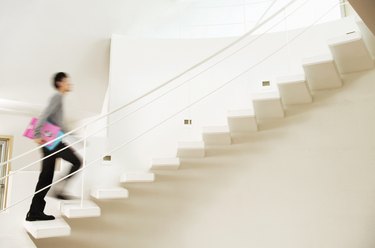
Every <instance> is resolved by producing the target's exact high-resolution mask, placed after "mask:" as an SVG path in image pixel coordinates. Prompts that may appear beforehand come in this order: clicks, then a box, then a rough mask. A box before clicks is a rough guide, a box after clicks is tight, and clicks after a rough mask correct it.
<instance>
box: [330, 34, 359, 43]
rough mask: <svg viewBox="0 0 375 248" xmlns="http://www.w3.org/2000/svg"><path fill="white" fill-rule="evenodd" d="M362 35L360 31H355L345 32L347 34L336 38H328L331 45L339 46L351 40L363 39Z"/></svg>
mask: <svg viewBox="0 0 375 248" xmlns="http://www.w3.org/2000/svg"><path fill="white" fill-rule="evenodd" d="M361 39H362V36H361V34H360V33H358V32H353V33H350V34H345V35H340V36H337V37H334V38H331V39H329V40H328V45H329V46H338V45H343V44H347V43H350V42H354V41H358V40H361Z"/></svg>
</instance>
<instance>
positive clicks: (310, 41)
mask: <svg viewBox="0 0 375 248" xmlns="http://www.w3.org/2000/svg"><path fill="white" fill-rule="evenodd" d="M353 30H358V28H357V27H356V25H355V24H354V21H353V20H352V19H351V18H349V19H344V20H341V21H336V22H331V23H326V24H321V25H318V26H316V27H314V28H312V29H310V30H308V31H307V32H306V33H304V35H302V36H300V37H299V38H298V39H297V40H295V41H293V42H292V43H290V44H289V46H288V47H286V48H285V49H283V50H282V51H281V52H279V53H277V54H275V56H273V57H272V58H271V59H269V60H267V61H264V62H263V63H262V64H260V65H259V66H256V67H254V66H255V65H256V64H257V63H258V62H259V61H261V60H262V59H263V58H264V57H266V56H268V55H269V54H271V53H272V52H273V51H276V50H277V49H279V48H280V46H282V45H284V44H285V42H286V41H290V40H291V39H292V38H293V37H294V36H295V35H297V34H298V33H299V32H300V31H301V30H294V31H291V32H288V33H272V34H267V35H265V36H262V37H257V38H256V37H249V38H248V39H246V40H245V41H243V42H241V43H240V44H239V45H238V46H236V47H237V48H238V47H242V46H244V44H246V43H247V42H249V41H252V40H255V39H256V40H255V41H254V42H253V43H252V44H251V45H250V46H248V47H246V48H245V49H243V50H241V52H240V53H238V54H236V55H234V56H233V57H231V58H230V59H227V60H225V61H224V62H223V63H220V64H218V65H217V66H216V67H214V68H213V69H211V70H209V71H207V72H205V73H203V74H201V75H200V76H199V77H197V78H195V79H194V80H192V81H191V82H189V83H188V84H186V85H185V86H182V87H180V88H178V89H177V90H175V91H174V92H173V93H171V94H169V95H167V96H166V97H163V98H161V99H160V100H158V101H157V102H154V103H152V104H150V105H149V106H147V107H145V108H144V109H142V110H140V111H138V112H137V113H136V114H133V115H131V116H129V117H127V118H125V119H124V120H122V121H120V122H119V123H118V124H115V125H113V126H112V127H111V128H110V129H109V137H110V139H109V142H108V145H109V148H108V150H111V149H112V148H114V147H117V146H118V145H120V144H122V143H123V142H125V141H126V142H128V141H131V140H132V139H133V138H135V137H137V136H138V135H140V134H142V133H143V132H144V131H145V130H148V129H149V128H150V127H152V126H154V125H155V124H156V123H158V122H160V121H162V120H164V119H165V118H167V117H168V116H170V115H171V114H173V113H175V112H177V111H179V110H181V109H183V107H185V106H187V105H188V104H191V103H193V102H194V101H196V100H197V99H199V98H200V97H202V96H204V95H205V94H208V93H209V92H210V91H212V90H214V89H216V88H217V87H219V86H220V85H222V84H223V83H225V82H227V81H229V80H232V79H233V78H235V77H236V76H237V75H239V74H240V73H242V72H244V71H246V70H247V69H248V68H250V67H254V68H253V69H252V70H250V71H248V72H247V73H245V74H243V75H242V76H240V77H238V78H237V79H236V80H235V81H233V82H232V83H231V84H230V85H228V86H226V87H225V88H223V89H222V90H220V91H218V92H217V93H215V94H214V95H212V96H210V97H209V98H207V99H205V100H204V101H202V102H201V103H199V104H197V105H195V106H194V107H192V108H190V109H188V110H186V111H184V112H182V113H180V114H179V115H177V116H176V118H173V119H171V120H170V121H168V122H166V123H165V124H164V126H162V127H160V128H157V129H156V130H154V131H152V132H150V133H148V134H147V135H145V136H143V137H142V138H141V139H139V140H137V141H136V142H133V143H132V144H130V145H127V147H126V148H124V149H121V150H120V151H119V152H116V153H114V154H113V158H114V159H115V160H116V163H118V164H121V165H123V166H124V168H126V169H128V170H132V169H141V170H143V169H147V168H148V167H149V166H150V161H151V159H152V158H155V157H166V156H167V157H174V156H175V155H176V144H177V141H181V140H187V139H195V140H197V139H200V133H201V127H202V126H204V125H223V124H226V113H227V110H231V109H244V108H250V107H251V94H252V93H254V92H256V91H260V90H263V89H261V87H260V85H261V81H262V80H271V83H274V82H272V81H273V79H274V77H276V76H280V75H285V74H295V73H302V66H301V60H302V58H305V57H310V56H316V55H320V54H325V53H329V49H328V46H327V45H326V40H327V39H329V38H332V37H335V36H339V35H342V34H345V33H346V32H350V31H353ZM231 41H233V40H231V39H210V40H152V39H151V40H139V39H138V40H137V39H128V38H126V37H121V36H114V37H113V39H112V50H111V71H110V77H111V81H110V110H113V109H116V108H117V107H119V106H122V105H124V104H126V103H129V102H130V101H132V100H133V99H136V98H137V97H139V96H140V95H142V94H144V93H145V92H147V91H149V90H151V89H153V88H154V87H156V86H158V85H160V84H161V83H162V82H165V81H167V80H168V79H170V78H172V77H173V76H174V75H177V74H178V73H180V72H182V71H184V70H185V69H186V68H189V67H190V66H192V65H194V64H195V63H196V62H198V61H200V60H201V59H202V58H205V57H207V56H208V55H210V54H212V53H213V52H214V51H216V50H217V49H218V48H220V47H223V45H224V44H229V42H231ZM265 47H266V48H267V49H264V48H265ZM231 51H233V49H232V50H230V51H229V52H231ZM229 52H227V53H225V54H224V55H223V56H225V55H227V54H228V53H229ZM223 56H221V57H219V59H220V58H222V57H223ZM216 61H218V60H214V61H213V62H210V63H211V64H212V63H215V62H216ZM210 63H208V64H209V65H210ZM205 66H206V65H204V66H202V67H200V68H199V69H198V71H199V70H203V69H204V68H206V67H207V66H206V67H205ZM192 75H195V74H192V73H190V74H188V75H187V76H184V77H183V78H182V79H179V80H177V81H176V82H175V83H173V84H171V86H169V87H168V89H171V88H173V87H175V86H176V85H179V84H180V83H182V82H184V81H185V80H186V79H188V78H189V77H191V76H192ZM274 87H275V85H274V84H273V85H272V86H271V87H270V88H269V89H268V90H272V89H274ZM168 89H163V90H160V91H158V92H157V93H155V94H153V95H152V96H150V97H147V98H146V99H144V100H142V101H141V103H137V104H135V105H132V106H131V107H129V108H127V109H125V110H124V111H122V112H121V113H118V114H116V115H115V116H113V117H111V118H110V121H113V120H116V119H118V118H119V117H120V116H124V115H126V114H127V113H130V112H131V111H133V110H134V109H136V108H138V107H139V106H141V105H142V104H144V103H147V102H150V101H152V99H154V98H155V97H157V96H158V95H161V94H163V92H166V91H167V90H168ZM185 118H188V119H192V120H193V125H192V126H191V127H186V126H183V119H185Z"/></svg>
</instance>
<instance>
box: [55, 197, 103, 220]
mask: <svg viewBox="0 0 375 248" xmlns="http://www.w3.org/2000/svg"><path fill="white" fill-rule="evenodd" d="M60 211H61V213H62V214H63V215H64V216H66V217H68V218H87V217H98V216H100V208H99V207H98V206H97V205H96V204H95V203H94V202H92V201H88V200H83V201H81V200H68V201H61V203H60Z"/></svg>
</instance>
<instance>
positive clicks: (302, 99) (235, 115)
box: [24, 33, 374, 238]
mask: <svg viewBox="0 0 375 248" xmlns="http://www.w3.org/2000/svg"><path fill="white" fill-rule="evenodd" d="M329 47H330V49H331V52H332V54H333V57H332V56H331V55H324V56H318V57H312V58H307V59H305V60H303V69H304V72H305V74H304V75H303V74H302V75H290V76H284V77H279V78H277V88H278V91H269V92H262V93H259V94H256V95H253V96H252V102H253V109H251V108H250V109H243V110H231V111H229V112H228V116H227V119H228V126H211V127H204V128H203V132H202V137H203V141H188V142H179V143H178V149H177V157H176V158H157V159H153V160H152V165H151V169H153V170H161V169H163V170H165V169H178V168H179V167H180V164H181V162H180V158H204V157H205V145H230V144H231V133H236V132H254V131H257V130H258V122H259V121H262V120H268V119H275V118H283V117H284V116H285V113H284V105H294V104H306V103H311V102H312V100H313V97H312V93H311V92H310V90H312V91H315V90H325V89H334V88H339V87H341V86H342V80H341V76H340V73H339V71H340V72H341V73H348V72H354V71H360V70H367V69H370V68H373V66H374V63H373V60H372V57H371V55H370V53H369V52H368V50H367V48H366V47H365V45H364V43H363V41H362V39H361V37H360V35H359V34H358V33H353V34H348V35H345V36H343V37H337V38H334V39H332V40H330V41H329ZM336 64H337V67H338V68H339V69H337V67H336ZM154 181H155V174H154V173H151V172H127V173H124V174H123V175H121V178H120V182H121V183H147V182H154ZM91 196H92V197H94V198H96V199H124V198H127V197H128V191H127V190H126V189H124V188H121V187H115V188H98V189H94V190H92V191H91ZM61 212H62V213H63V215H65V216H66V217H68V218H82V217H94V216H95V217H96V216H100V208H99V207H98V206H97V205H96V204H95V203H93V202H91V201H84V202H83V203H81V201H63V202H62V203H61ZM24 227H25V228H26V230H27V231H28V232H29V233H30V234H31V235H32V236H33V237H34V238H46V237H59V236H66V235H69V234H70V227H69V225H68V224H67V223H66V222H65V221H64V220H63V219H56V220H54V221H45V222H42V221H37V222H25V224H24Z"/></svg>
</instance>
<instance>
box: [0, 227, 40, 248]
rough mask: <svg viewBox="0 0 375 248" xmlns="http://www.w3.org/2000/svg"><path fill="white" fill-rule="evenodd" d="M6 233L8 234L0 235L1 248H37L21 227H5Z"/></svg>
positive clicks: (2, 233)
mask: <svg viewBox="0 0 375 248" xmlns="http://www.w3.org/2000/svg"><path fill="white" fill-rule="evenodd" d="M7 231H8V233H4V232H1V233H0V247H1V248H18V247H21V248H37V247H36V245H35V244H34V243H33V241H32V240H31V238H30V236H29V235H28V234H27V233H26V231H25V230H24V229H23V228H22V227H18V228H9V225H7Z"/></svg>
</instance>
